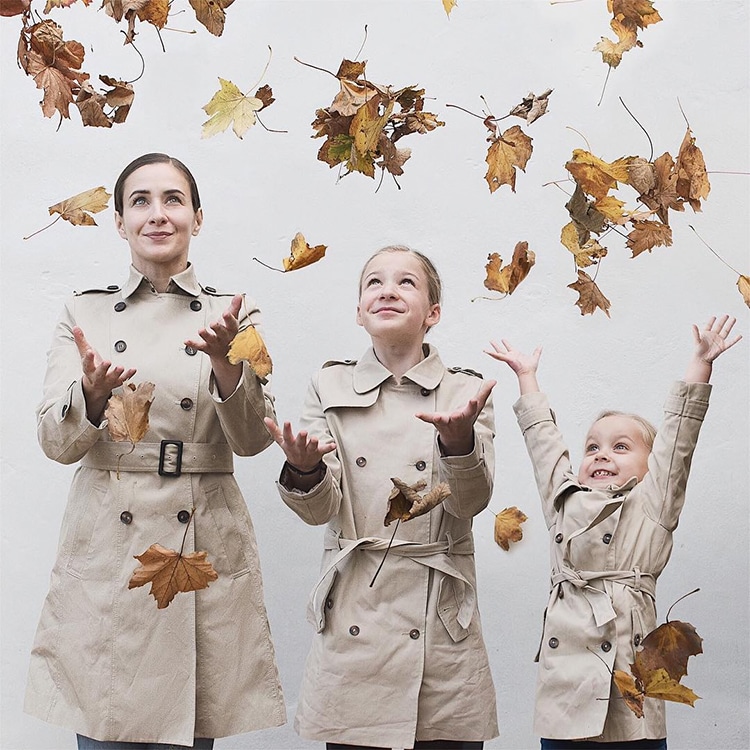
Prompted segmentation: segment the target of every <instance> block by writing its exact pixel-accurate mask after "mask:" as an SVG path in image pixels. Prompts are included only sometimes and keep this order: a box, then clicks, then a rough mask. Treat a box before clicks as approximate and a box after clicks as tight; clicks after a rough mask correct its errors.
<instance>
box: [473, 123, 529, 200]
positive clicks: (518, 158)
mask: <svg viewBox="0 0 750 750" xmlns="http://www.w3.org/2000/svg"><path fill="white" fill-rule="evenodd" d="M489 140H491V141H492V143H490V147H489V149H488V150H487V156H486V158H485V161H486V162H487V174H486V175H485V176H484V179H485V180H487V184H488V185H489V186H490V192H491V193H494V192H495V190H497V189H498V188H499V187H500V186H501V185H510V189H511V190H512V191H513V192H514V193H515V192H516V170H515V168H516V167H518V168H519V169H521V170H525V169H526V163H527V162H528V160H529V158H530V157H531V152H532V150H533V148H532V146H531V140H532V139H531V138H529V136H527V135H526V133H524V132H523V130H521V128H520V126H519V125H513V126H512V127H510V128H508V129H507V130H506V131H505V132H504V133H502V135H499V136H497V137H493V136H490V138H489Z"/></svg>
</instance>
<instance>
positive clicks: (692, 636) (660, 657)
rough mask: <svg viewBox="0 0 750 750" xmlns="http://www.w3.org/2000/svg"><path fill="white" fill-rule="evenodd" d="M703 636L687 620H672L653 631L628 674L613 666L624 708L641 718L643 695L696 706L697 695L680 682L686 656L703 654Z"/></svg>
mask: <svg viewBox="0 0 750 750" xmlns="http://www.w3.org/2000/svg"><path fill="white" fill-rule="evenodd" d="M702 642H703V639H702V638H701V637H700V636H699V635H698V633H697V632H696V630H695V628H694V627H693V626H692V625H691V624H690V623H688V622H680V621H679V620H672V621H671V622H670V621H668V622H665V623H664V624H663V625H660V626H659V627H658V628H656V630H652V631H651V632H650V633H649V634H648V635H647V636H646V637H645V638H644V639H643V643H642V648H641V649H640V650H639V651H638V652H637V653H636V655H635V662H634V663H633V664H631V665H630V671H631V674H628V673H627V672H623V671H622V670H619V669H616V670H615V671H614V673H613V679H614V683H615V685H616V686H617V688H618V690H619V691H620V694H621V695H622V697H623V699H624V700H625V704H626V705H627V707H628V708H629V709H630V710H631V711H632V712H633V713H634V714H635V715H636V716H637V717H639V718H642V717H643V700H644V698H659V699H661V700H666V701H675V702H676V703H685V704H687V705H689V706H693V705H695V701H696V700H697V699H698V698H699V697H700V696H698V695H696V694H695V693H694V692H693V691H692V690H691V689H690V688H689V687H686V686H685V685H681V684H680V679H681V678H682V677H683V675H686V674H687V662H688V658H689V657H691V656H694V655H696V654H702V653H703V647H702V645H701V644H702Z"/></svg>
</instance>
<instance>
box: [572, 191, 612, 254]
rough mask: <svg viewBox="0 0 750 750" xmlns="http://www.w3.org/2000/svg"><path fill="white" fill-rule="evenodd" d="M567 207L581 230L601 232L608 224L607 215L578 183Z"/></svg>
mask: <svg viewBox="0 0 750 750" xmlns="http://www.w3.org/2000/svg"><path fill="white" fill-rule="evenodd" d="M565 208H567V209H568V213H569V214H570V218H571V219H573V221H574V222H575V225H576V227H577V228H578V230H579V232H581V231H582V230H585V231H587V232H594V233H596V234H601V233H602V232H603V231H604V229H605V227H606V225H607V217H606V216H605V215H604V214H603V213H602V212H601V211H599V209H598V208H597V206H595V205H594V201H590V200H588V199H587V198H586V194H585V193H584V192H583V190H581V186H580V185H578V184H577V183H576V189H575V190H574V191H573V195H572V196H571V197H570V200H569V201H568V202H567V203H566V204H565ZM563 231H565V230H563ZM587 239H588V238H587ZM563 244H565V243H563Z"/></svg>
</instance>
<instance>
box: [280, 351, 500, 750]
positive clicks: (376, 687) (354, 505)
mask: <svg viewBox="0 0 750 750" xmlns="http://www.w3.org/2000/svg"><path fill="white" fill-rule="evenodd" d="M479 386H480V382H479V380H478V377H477V374H476V373H472V372H471V371H463V370H458V369H457V368H455V369H452V370H448V369H446V368H445V366H444V365H443V363H442V362H441V361H440V358H439V357H438V354H437V352H436V351H435V349H434V348H432V347H429V352H428V356H427V357H426V358H425V359H424V360H422V361H421V362H420V363H419V364H417V365H416V366H415V367H413V368H412V369H411V370H409V372H407V373H406V374H405V375H404V377H403V378H402V380H401V382H400V383H399V382H397V381H396V379H395V378H394V377H393V376H392V375H391V373H390V372H389V371H388V370H387V369H386V368H385V367H383V365H381V364H380V362H379V361H378V360H377V359H376V357H375V355H374V353H373V352H372V350H369V351H368V352H367V353H366V354H365V356H364V357H363V358H362V359H361V360H360V361H359V362H352V361H344V362H329V363H327V364H326V365H325V366H324V367H323V369H322V370H321V371H320V372H318V373H317V374H316V375H315V377H314V378H313V381H312V384H311V387H310V390H309V392H308V396H307V399H306V402H305V406H304V412H303V415H302V419H301V421H300V429H306V430H308V431H309V432H310V434H311V435H315V436H317V437H318V438H319V439H320V440H321V442H327V441H329V440H330V439H331V438H332V439H333V440H335V442H336V445H337V450H336V451H335V452H333V453H329V454H327V455H326V457H325V461H326V465H327V471H326V473H325V475H324V478H323V480H322V481H321V482H320V483H319V484H318V485H317V486H315V487H314V488H313V489H312V490H310V491H309V492H307V493H300V492H297V491H290V490H287V489H285V488H284V484H287V482H286V481H285V476H284V473H282V477H281V482H280V484H279V491H280V492H281V496H282V498H283V499H284V502H286V504H287V505H289V507H290V508H292V510H294V511H295V512H296V513H297V514H298V515H299V516H300V518H302V520H304V521H306V522H307V523H309V524H325V523H327V524H328V527H327V529H326V534H325V544H324V554H323V562H322V573H321V579H320V581H319V583H318V584H317V586H316V587H315V590H314V591H313V594H312V597H311V601H310V607H309V613H308V614H309V619H310V620H311V621H312V622H313V624H314V626H315V629H316V631H317V632H316V634H315V636H314V637H313V644H312V648H311V651H310V654H309V657H308V661H307V665H306V669H305V676H304V681H303V686H302V691H301V695H300V699H299V706H298V710H297V716H296V721H295V727H296V729H297V731H298V732H299V733H300V734H301V735H302V736H303V737H307V738H310V739H316V740H327V741H329V742H340V743H347V744H358V745H377V746H379V747H395V748H410V747H412V744H413V742H414V740H415V739H418V740H430V739H463V740H475V741H476V740H487V739H490V738H492V737H495V736H496V735H497V718H496V708H495V690H494V687H493V683H492V677H491V674H490V668H489V664H488V659H487V652H486V649H485V646H484V641H483V639H482V631H481V624H480V619H479V611H478V609H477V604H476V574H475V568H474V555H473V552H474V545H473V537H472V531H471V526H472V518H473V517H474V516H475V515H476V514H477V513H479V512H480V511H481V510H482V509H483V508H485V507H486V506H487V503H488V502H489V499H490V496H491V494H492V477H493V471H494V453H493V445H492V440H493V431H494V420H493V414H492V407H491V404H490V403H489V402H488V405H487V406H485V408H484V410H483V411H482V413H481V415H480V416H479V419H478V421H477V422H476V425H475V432H474V450H473V452H472V453H471V454H469V455H467V456H455V457H450V458H447V457H443V456H441V455H440V449H439V446H438V443H437V439H436V434H437V433H436V431H435V429H434V427H433V426H432V425H429V424H426V423H425V422H422V421H421V420H419V419H417V418H416V417H415V416H414V415H415V413H417V412H446V411H452V410H454V409H456V408H459V407H462V406H464V405H465V404H466V403H467V402H468V401H469V399H470V398H471V397H473V396H474V395H476V392H477V390H478V389H479ZM390 477H399V478H401V479H402V480H404V481H405V482H408V483H409V484H413V483H415V482H418V481H420V480H424V481H425V482H426V483H427V489H429V488H430V487H432V486H433V485H435V484H436V483H437V482H441V481H444V482H448V484H449V485H450V490H451V496H450V497H449V498H447V499H446V500H445V501H444V503H443V504H442V505H439V506H437V507H436V508H435V509H433V510H432V511H431V512H429V513H427V514H426V515H423V516H420V517H418V518H414V519H412V520H410V521H407V522H402V523H401V524H400V525H399V527H398V530H397V532H396V537H395V541H394V545H393V547H392V548H391V550H390V551H389V553H388V557H387V558H386V560H385V564H384V565H383V567H382V569H381V571H380V573H379V574H378V577H377V579H376V581H375V583H374V585H373V586H372V587H370V582H371V580H372V578H373V575H374V574H375V571H376V569H377V567H378V565H379V564H380V562H381V560H382V559H383V554H384V550H385V548H386V546H387V542H388V539H389V538H390V536H391V533H392V531H393V528H394V527H393V525H391V526H390V527H388V528H386V527H385V526H384V525H383V521H384V518H385V515H386V510H387V500H388V495H389V493H390V491H391V489H392V487H393V485H392V484H391V481H390Z"/></svg>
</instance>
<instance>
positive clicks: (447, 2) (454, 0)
mask: <svg viewBox="0 0 750 750" xmlns="http://www.w3.org/2000/svg"><path fill="white" fill-rule="evenodd" d="M457 5H458V0H443V8H445V12H446V14H447V16H448V17H449V18H450V15H451V11H452V10H453V9H454V8H455V7H456V6H457Z"/></svg>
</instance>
